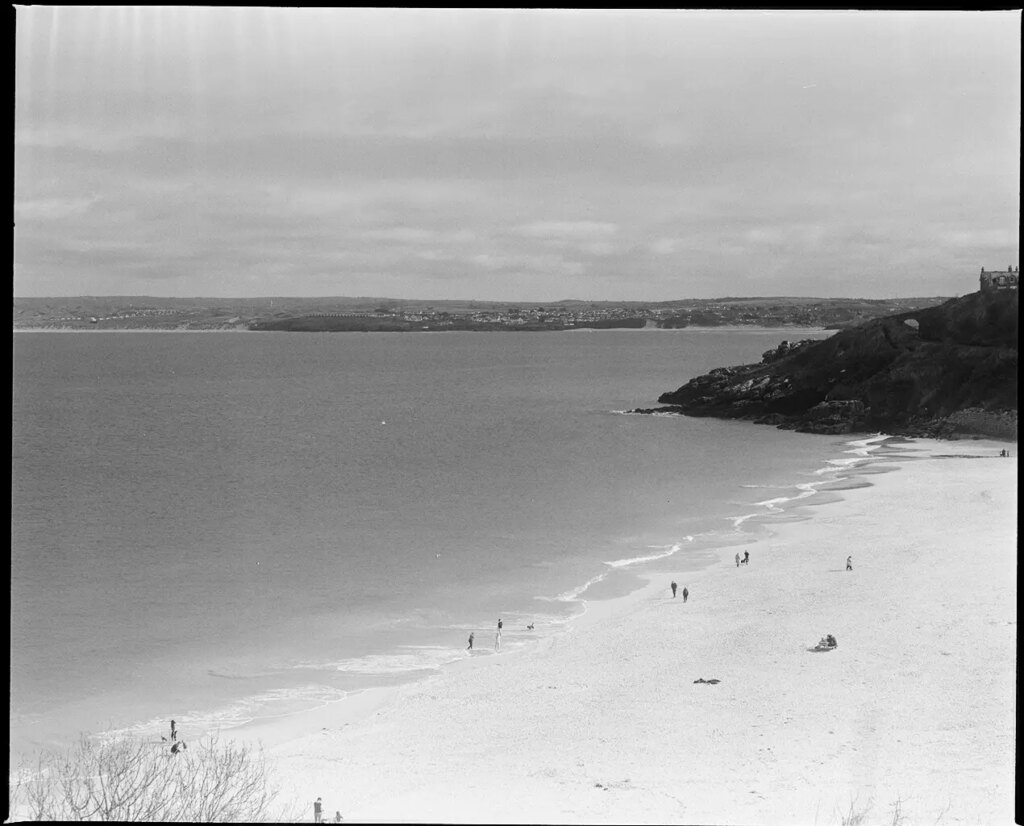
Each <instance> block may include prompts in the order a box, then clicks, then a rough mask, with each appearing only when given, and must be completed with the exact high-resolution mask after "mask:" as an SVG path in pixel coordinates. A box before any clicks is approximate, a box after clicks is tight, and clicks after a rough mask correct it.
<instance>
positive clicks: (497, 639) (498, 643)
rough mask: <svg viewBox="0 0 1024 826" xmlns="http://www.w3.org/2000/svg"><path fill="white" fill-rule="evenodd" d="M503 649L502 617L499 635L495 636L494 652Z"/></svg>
mask: <svg viewBox="0 0 1024 826" xmlns="http://www.w3.org/2000/svg"><path fill="white" fill-rule="evenodd" d="M500 648H501V617H499V618H498V633H497V634H495V635H494V650H495V651H498V650H499V649H500Z"/></svg>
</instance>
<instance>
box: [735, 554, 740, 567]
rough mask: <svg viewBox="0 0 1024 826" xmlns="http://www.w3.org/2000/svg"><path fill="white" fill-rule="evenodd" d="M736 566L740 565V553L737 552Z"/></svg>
mask: <svg viewBox="0 0 1024 826" xmlns="http://www.w3.org/2000/svg"><path fill="white" fill-rule="evenodd" d="M736 567H737V568H739V567H740V555H739V554H736Z"/></svg>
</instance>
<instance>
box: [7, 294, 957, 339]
mask: <svg viewBox="0 0 1024 826" xmlns="http://www.w3.org/2000/svg"><path fill="white" fill-rule="evenodd" d="M945 300H946V299H945V298H943V297H934V296H933V297H927V298H892V299H859V298H800V297H792V296H781V297H750V298H714V299H697V298H695V299H680V300H676V301H659V302H640V301H621V302H615V301H580V300H565V301H558V302H541V303H534V302H496V301H454V300H452V301H427V300H415V299H411V300H404V299H392V298H294V297H293V298H288V297H268V298H157V297H150V296H101V297H93V296H79V297H72V298H18V297H16V298H15V299H14V329H15V330H250V331H290V332H415V331H434V330H436V331H441V330H444V331H452V330H473V331H523V332H530V331H552V330H577V329H641V328H656V329H680V328H685V327H735V326H749V327H780V328H786V327H792V328H800V327H802V328H807V327H819V328H826V329H834V330H841V329H845V328H847V327H851V326H856V325H858V324H862V323H864V322H866V321H869V320H870V319H873V318H878V317H880V316H885V315H891V314H893V313H900V312H907V311H913V310H919V309H922V308H925V307H933V306H936V305H938V304H941V303H942V302H943V301H945Z"/></svg>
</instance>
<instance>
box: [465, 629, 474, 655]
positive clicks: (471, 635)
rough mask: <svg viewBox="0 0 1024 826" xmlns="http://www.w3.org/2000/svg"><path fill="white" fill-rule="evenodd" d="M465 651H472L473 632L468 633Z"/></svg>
mask: <svg viewBox="0 0 1024 826" xmlns="http://www.w3.org/2000/svg"><path fill="white" fill-rule="evenodd" d="M466 650H467V651H472V650H473V632H472V631H470V632H469V648H467V649H466Z"/></svg>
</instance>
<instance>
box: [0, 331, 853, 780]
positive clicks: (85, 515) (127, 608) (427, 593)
mask: <svg viewBox="0 0 1024 826" xmlns="http://www.w3.org/2000/svg"><path fill="white" fill-rule="evenodd" d="M828 335H829V333H827V332H825V331H822V330H810V331H807V330H779V329H775V330H764V329H704V330H698V329H685V330H671V331H669V330H593V331H573V332H547V333H545V332H542V333H527V332H507V333H504V332H494V333H475V332H453V333H438V332H424V333H333V334H332V333H319V334H306V333H284V332H281V333H246V332H223V333H193V332H163V333H156V332H153V333H142V332H123V333H119V332H93V331H89V332H80V333H70V332H69V333H32V332H18V333H15V334H14V359H13V373H14V382H13V393H12V453H13V457H12V458H13V462H12V483H13V484H12V520H11V530H12V556H11V709H10V731H11V734H10V750H11V755H12V760H20V759H21V758H23V757H24V756H25V755H28V754H32V753H34V752H35V751H37V750H39V749H48V748H59V747H62V746H63V745H66V744H68V743H71V742H72V741H74V740H75V739H76V738H77V737H78V736H79V735H80V734H83V733H86V734H93V735H102V736H115V735H117V734H123V733H126V732H131V733H135V734H138V735H140V736H146V737H155V736H157V735H158V734H161V733H163V734H166V733H167V731H168V725H169V721H170V720H171V719H174V720H176V722H177V726H178V730H179V731H180V732H181V735H182V737H183V738H189V739H190V738H193V737H198V736H201V735H202V734H204V733H208V732H211V731H220V732H221V734H222V736H224V735H230V731H231V729H232V728H234V727H237V726H241V725H244V724H246V723H248V722H252V721H259V720H261V719H263V718H269V717H275V716H279V715H286V714H296V713H301V712H302V711H304V710H307V709H310V708H314V707H317V706H322V705H323V704H325V703H332V702H344V701H345V699H346V698H350V697H352V696H354V695H355V694H357V693H358V692H360V691H363V690H365V689H367V688H371V687H376V686H384V685H392V684H395V683H400V682H404V681H409V680H416V679H421V678H423V677H425V676H429V675H433V674H436V673H438V672H439V670H441V669H444V668H445V667H446V666H448V665H449V664H451V663H454V662H457V661H459V660H461V659H464V658H466V657H468V656H472V655H473V654H471V652H469V651H467V638H468V636H469V634H470V633H473V634H474V637H475V653H476V654H477V655H478V656H479V655H481V654H486V655H488V656H494V654H493V653H490V652H493V645H494V632H495V627H496V623H497V620H498V619H499V618H501V619H502V621H503V625H504V633H503V637H502V644H501V650H502V653H505V652H507V651H509V650H513V649H516V648H523V647H529V646H531V645H535V644H537V642H538V641H540V640H542V639H543V638H544V637H545V636H546V635H549V634H555V633H558V632H559V631H561V630H564V629H565V628H566V627H567V624H569V623H571V622H572V621H573V619H574V618H575V617H577V616H579V615H580V614H581V613H582V612H584V611H586V610H587V606H588V604H590V603H592V602H593V601H594V600H598V599H607V598H611V597H614V596H619V595H622V594H626V593H629V592H630V591H632V590H634V589H636V588H639V587H640V586H641V585H642V584H643V579H642V577H644V576H651V575H654V576H657V575H660V574H659V572H661V571H678V570H686V569H687V568H696V567H700V566H702V565H707V564H709V562H710V561H711V560H713V559H717V556H716V549H719V548H722V547H726V546H732V545H737V546H738V547H739V546H742V544H743V543H744V542H747V541H749V540H750V539H751V538H752V537H753V534H754V533H755V532H756V531H758V530H764V529H765V528H764V525H765V522H764V520H760V519H756V518H752V517H758V516H766V515H772V514H774V515H779V514H782V513H783V512H784V511H785V510H786V504H787V503H797V502H799V500H800V499H801V498H803V497H805V496H807V495H808V494H809V493H813V492H814V489H815V486H817V485H820V484H821V483H822V482H823V481H826V480H828V479H829V478H830V474H831V473H832V472H833V471H834V472H840V471H841V470H842V469H843V468H845V467H847V466H848V465H849V463H850V462H855V461H857V460H858V459H857V457H858V456H861V455H863V445H862V444H859V443H856V442H853V443H851V442H849V441H848V440H847V439H846V438H844V437H832V436H820V435H808V434H799V433H793V432H789V431H782V430H778V429H776V428H773V427H768V426H763V425H754V424H751V423H747V422H738V421H722V420H717V419H710V418H690V417H685V416H674V415H655V416H648V415H637V414H629V413H628V412H627V411H629V410H631V409H633V408H636V407H653V406H657V398H658V396H659V395H660V394H661V393H663V392H665V391H668V390H674V389H675V388H677V387H679V386H680V385H682V384H684V383H685V382H686V381H687V380H688V379H690V378H692V377H693V376H696V375H699V374H701V373H704V372H707V371H708V370H710V369H712V368H714V367H718V366H725V365H735V364H743V363H750V362H753V361H758V360H759V359H760V357H761V354H762V353H763V352H764V351H766V350H768V349H769V348H774V347H775V346H777V345H778V344H779V343H780V342H781V341H782V340H784V339H789V340H795V339H799V338H825V337H827V336H828ZM666 585H667V583H666ZM528 626H532V629H528ZM498 656H500V655H498Z"/></svg>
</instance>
